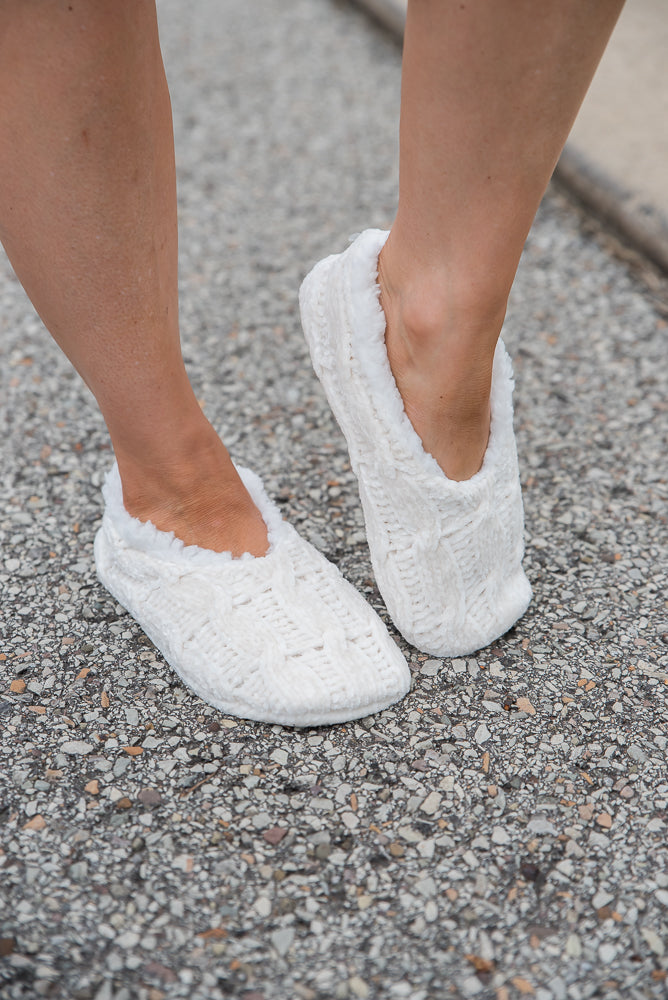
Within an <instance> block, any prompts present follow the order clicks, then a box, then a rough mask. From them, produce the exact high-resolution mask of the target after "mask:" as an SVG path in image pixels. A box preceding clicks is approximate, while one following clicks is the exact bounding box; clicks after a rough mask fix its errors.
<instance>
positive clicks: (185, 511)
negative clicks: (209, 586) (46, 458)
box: [116, 428, 268, 556]
mask: <svg viewBox="0 0 668 1000" xmlns="http://www.w3.org/2000/svg"><path fill="white" fill-rule="evenodd" d="M185 441H186V442H187V447H182V445H183V444H184V441H175V442H174V445H173V447H172V448H171V449H169V450H168V451H163V450H162V448H160V449H157V448H156V449H155V450H154V451H146V453H145V455H144V456H142V457H137V456H136V455H134V454H130V453H128V452H127V451H126V450H123V449H121V448H118V447H116V454H117V461H118V467H119V472H120V476H121V482H122V484H123V502H124V504H125V507H126V509H127V511H128V513H130V514H132V516H133V517H136V518H138V519H139V520H140V521H151V522H152V523H153V524H154V525H155V526H156V528H159V529H160V530H162V531H172V532H174V534H175V535H176V537H177V538H180V539H181V540H182V541H183V542H185V543H186V544H187V545H199V546H200V547H201V548H207V549H212V550H213V551H217V552H232V554H233V555H234V556H240V555H242V554H243V553H244V552H250V553H251V554H252V555H255V556H261V555H264V554H265V553H266V551H267V548H268V540H267V529H266V525H265V523H264V520H263V518H262V516H261V514H260V512H259V511H258V509H257V507H256V506H255V504H254V503H253V500H252V499H251V497H250V495H249V493H248V491H247V490H246V487H245V486H244V484H243V482H242V480H241V478H240V476H239V474H238V472H237V470H236V468H235V466H234V464H233V463H232V460H231V459H230V456H229V454H228V452H227V449H226V448H225V446H224V445H223V443H222V442H221V441H220V439H219V438H218V436H217V435H216V434H215V432H214V431H213V429H212V428H211V429H210V431H207V430H206V429H205V430H204V431H203V432H202V433H201V435H200V436H199V437H197V436H193V435H192V434H190V435H188V436H187V437H186V438H185Z"/></svg>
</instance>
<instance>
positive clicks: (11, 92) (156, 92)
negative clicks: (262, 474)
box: [0, 0, 267, 555]
mask: <svg viewBox="0 0 668 1000" xmlns="http://www.w3.org/2000/svg"><path fill="white" fill-rule="evenodd" d="M0 176H1V177H2V184H1V185H0V238H1V239H2V242H3V244H4V246H5V248H6V250H7V253H8V255H9V257H10V259H11V261H12V264H13V266H14V268H15V270H16V273H17V275H18V276H19V278H20V280H21V281H22V283H23V285H24V287H25V289H26V291H27V292H28V295H29V296H30V298H31V299H32V301H33V303H34V305H35V307H36V309H37V310H38V312H39V313H40V315H41V317H42V319H43V320H44V322H45V324H46V326H47V327H48V329H49V330H50V331H51V333H52V334H53V336H54V337H55V339H56V340H57V341H58V343H59V344H60V346H61V347H62V349H63V350H64V351H65V353H66V354H67V356H68V357H69V358H70V360H71V361H72V363H73V364H74V366H75V367H76V368H77V370H78V371H79V373H80V374H81V375H82V377H83V378H84V380H85V382H86V383H87V385H88V386H89V388H90V389H91V390H92V392H93V393H94V395H95V397H96V399H97V402H98V404H99V406H100V409H101V411H102V414H103V416H104V419H105V421H106V423H107V426H108V428H109V432H110V435H111V439H112V443H113V446H114V451H115V453H116V457H117V460H118V465H119V470H120V473H121V479H122V483H123V496H124V502H125V505H126V507H127V509H128V510H129V511H130V513H132V514H134V515H135V516H136V517H138V518H140V519H141V520H149V519H150V520H152V521H153V522H154V524H155V525H156V526H157V527H159V528H163V529H165V530H168V531H169V530H172V531H174V532H175V534H176V535H177V537H180V538H182V539H183V540H184V541H185V542H187V543H192V544H199V545H200V546H202V547H204V548H211V549H214V550H217V551H223V550H231V551H232V552H233V554H235V555H239V554H241V553H242V552H245V551H249V552H252V553H253V554H255V555H261V554H263V553H264V552H265V551H266V548H267V535H266V529H265V525H264V522H263V520H262V518H261V516H260V514H259V512H258V511H257V509H256V507H255V506H254V504H253V502H252V501H251V499H250V497H249V495H248V493H247V492H246V489H245V488H244V486H243V485H242V483H241V481H240V479H239V477H238V475H237V473H236V471H235V469H234V467H233V466H232V463H231V461H230V458H229V455H228V453H227V451H226V449H225V448H224V446H223V445H222V443H221V442H220V440H219V438H218V436H217V434H216V433H215V432H214V430H213V428H212V427H211V425H210V424H209V423H208V421H207V420H206V418H205V417H204V415H203V413H202V411H201V409H200V407H199V405H198V403H197V400H196V399H195V396H194V393H193V391H192V388H191V386H190V383H189V381H188V377H187V375H186V372H185V368H184V365H183V360H182V357H181V349H180V345H179V328H178V302H177V227H176V185H175V172H174V148H173V136H172V122H171V108H170V101H169V93H168V90H167V83H166V80H165V75H164V70H163V66H162V57H161V53H160V46H159V41H158V30H157V21H156V14H155V5H154V2H153V0H69V2H68V0H55V2H54V0H50V2H39V0H37V2H31V3H25V0H7V2H5V3H3V4H2V5H1V6H0Z"/></svg>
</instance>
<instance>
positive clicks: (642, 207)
mask: <svg viewBox="0 0 668 1000" xmlns="http://www.w3.org/2000/svg"><path fill="white" fill-rule="evenodd" d="M351 2H353V3H355V4H356V5H357V6H358V7H361V8H362V9H363V10H365V11H366V12H367V13H368V14H369V15H371V16H372V17H373V18H375V19H376V20H377V21H379V22H380V24H382V25H383V27H385V28H386V29H387V30H388V31H390V32H391V33H392V34H393V35H395V36H396V38H397V40H398V41H399V42H401V41H402V39H403V33H404V23H405V20H406V9H405V2H402V0H351ZM553 179H554V180H555V181H556V182H557V183H558V184H559V185H561V186H562V187H563V188H564V189H566V190H567V191H568V192H569V193H570V194H572V195H573V196H574V197H575V198H576V199H577V201H578V202H580V204H581V205H582V206H583V207H584V208H585V209H587V210H588V211H589V212H591V213H592V214H593V215H595V216H596V217H597V218H598V219H599V220H600V221H601V222H602V223H603V224H604V225H605V226H607V227H608V228H609V229H611V230H613V232H615V233H616V234H617V235H618V236H620V237H621V238H622V239H623V240H624V241H625V242H626V243H628V244H629V245H630V246H631V247H632V248H633V249H634V250H636V251H638V252H639V253H641V254H642V255H643V256H644V257H646V258H647V259H648V260H650V261H651V262H652V263H653V264H654V265H655V266H656V267H658V268H660V269H661V270H662V271H663V272H664V273H665V274H668V219H666V218H665V216H664V215H663V213H662V212H660V211H659V210H658V209H656V208H655V207H654V206H652V205H649V204H646V203H643V202H642V201H641V200H640V199H639V197H638V196H637V195H634V194H633V192H631V191H627V190H624V189H623V188H621V187H620V185H619V184H617V182H616V181H614V180H613V179H612V178H611V177H610V176H609V175H608V174H607V173H606V172H605V170H604V169H602V168H601V167H600V165H598V164H594V163H593V162H592V161H591V160H590V159H589V158H588V157H587V156H585V155H584V154H583V153H582V152H581V151H580V150H578V149H577V147H575V146H574V144H573V143H567V144H566V147H565V149H564V151H563V153H562V154H561V157H560V159H559V162H558V164H557V166H556V168H555V171H554V174H553Z"/></svg>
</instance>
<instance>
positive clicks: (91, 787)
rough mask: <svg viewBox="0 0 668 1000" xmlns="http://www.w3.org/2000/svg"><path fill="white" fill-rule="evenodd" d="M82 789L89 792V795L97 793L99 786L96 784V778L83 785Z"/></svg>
mask: <svg viewBox="0 0 668 1000" xmlns="http://www.w3.org/2000/svg"><path fill="white" fill-rule="evenodd" d="M84 791H85V792H89V793H90V795H97V794H98V792H99V791H100V786H99V785H98V782H97V778H93V780H92V781H89V782H88V784H86V785H84Z"/></svg>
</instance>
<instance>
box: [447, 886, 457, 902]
mask: <svg viewBox="0 0 668 1000" xmlns="http://www.w3.org/2000/svg"><path fill="white" fill-rule="evenodd" d="M445 895H446V896H447V897H448V899H449V900H450V902H451V903H454V902H455V900H456V899H459V893H458V892H457V890H456V889H446V890H445Z"/></svg>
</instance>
